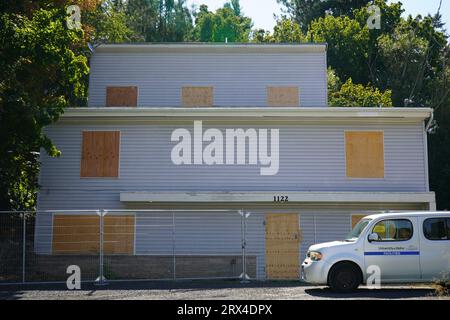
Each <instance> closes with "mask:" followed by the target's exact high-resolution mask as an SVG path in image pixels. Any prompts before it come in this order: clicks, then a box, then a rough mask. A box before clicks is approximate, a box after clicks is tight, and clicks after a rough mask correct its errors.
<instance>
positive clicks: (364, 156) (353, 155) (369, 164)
mask: <svg viewBox="0 0 450 320" xmlns="http://www.w3.org/2000/svg"><path fill="white" fill-rule="evenodd" d="M345 154H346V172H347V177H348V178H384V135H383V132H381V131H348V132H346V133H345Z"/></svg>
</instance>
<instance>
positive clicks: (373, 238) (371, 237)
mask: <svg viewBox="0 0 450 320" xmlns="http://www.w3.org/2000/svg"><path fill="white" fill-rule="evenodd" d="M368 240H369V242H372V241H378V240H380V236H379V235H378V233H376V232H372V233H371V234H369V238H368Z"/></svg>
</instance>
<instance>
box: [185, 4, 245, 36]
mask: <svg viewBox="0 0 450 320" xmlns="http://www.w3.org/2000/svg"><path fill="white" fill-rule="evenodd" d="M195 17H196V19H195V28H194V32H193V40H194V41H201V42H225V40H227V41H229V42H248V41H249V40H250V32H251V29H252V26H253V23H252V20H251V19H250V18H248V17H246V16H244V15H243V14H242V10H241V7H240V4H239V0H234V1H232V2H227V3H225V5H224V6H223V8H219V9H217V10H216V12H211V11H209V10H208V7H207V6H206V5H202V6H200V10H199V11H198V12H197V13H195Z"/></svg>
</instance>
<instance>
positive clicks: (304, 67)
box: [89, 52, 327, 107]
mask: <svg viewBox="0 0 450 320" xmlns="http://www.w3.org/2000/svg"><path fill="white" fill-rule="evenodd" d="M90 67H91V73H90V84H89V106H91V107H102V106H105V105H106V87H107V86H137V87H138V103H137V105H138V107H139V106H140V107H176V106H181V105H182V103H181V88H182V87H183V86H213V87H214V105H216V106H229V107H233V106H235V107H254V106H259V107H263V106H267V87H268V86H298V87H299V90H300V92H299V95H300V106H306V107H325V106H327V81H326V74H327V70H326V53H325V52H306V53H301V54H299V53H298V52H281V53H273V52H270V53H268V52H260V53H231V54H230V53H220V52H211V53H207V52H188V53H186V52H165V53H161V52H145V53H139V52H134V53H129V52H127V53H120V52H98V53H95V54H94V55H93V56H92V58H91V62H90Z"/></svg>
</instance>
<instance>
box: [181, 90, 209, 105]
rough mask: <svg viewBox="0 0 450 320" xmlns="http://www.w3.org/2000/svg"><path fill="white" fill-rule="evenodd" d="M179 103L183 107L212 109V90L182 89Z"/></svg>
mask: <svg viewBox="0 0 450 320" xmlns="http://www.w3.org/2000/svg"><path fill="white" fill-rule="evenodd" d="M181 102H182V105H183V107H212V106H213V105H214V88H213V87H183V88H182V89H181Z"/></svg>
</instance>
